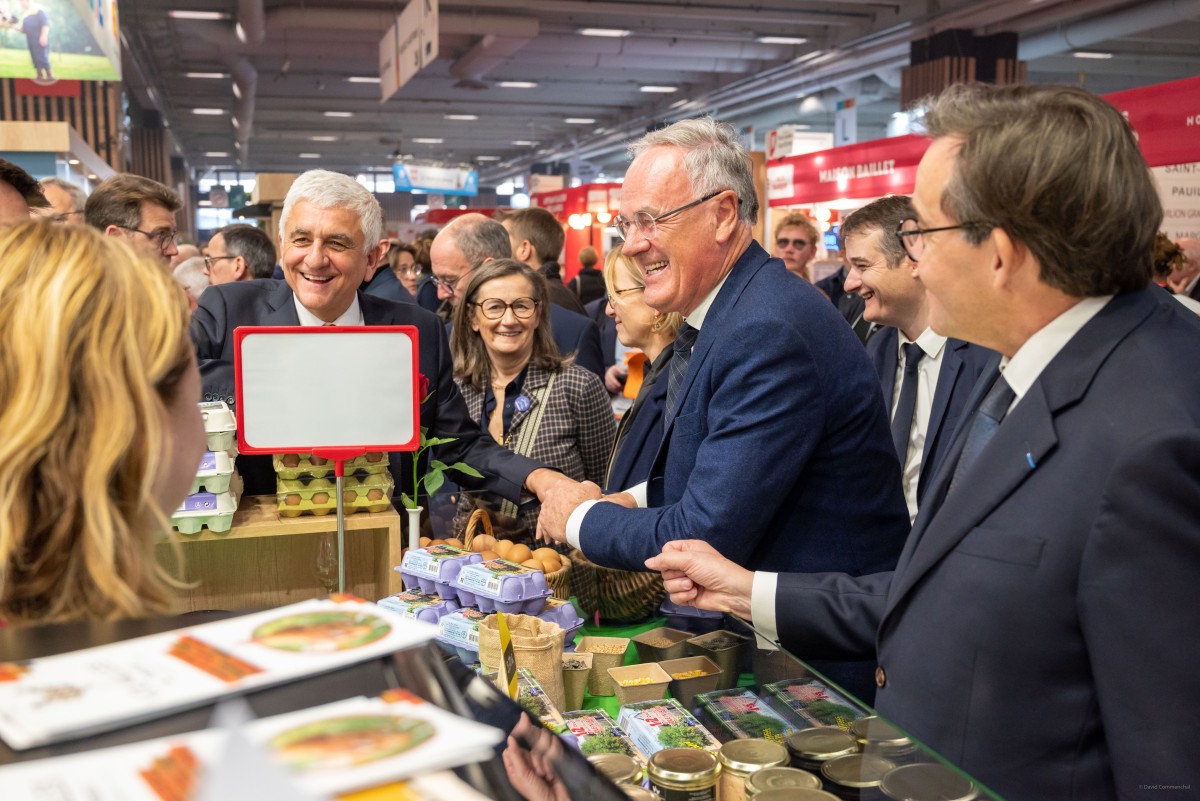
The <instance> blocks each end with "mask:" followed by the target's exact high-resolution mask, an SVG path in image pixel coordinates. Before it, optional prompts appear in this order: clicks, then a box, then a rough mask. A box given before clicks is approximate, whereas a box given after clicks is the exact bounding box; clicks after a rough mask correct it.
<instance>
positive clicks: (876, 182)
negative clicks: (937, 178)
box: [767, 134, 930, 206]
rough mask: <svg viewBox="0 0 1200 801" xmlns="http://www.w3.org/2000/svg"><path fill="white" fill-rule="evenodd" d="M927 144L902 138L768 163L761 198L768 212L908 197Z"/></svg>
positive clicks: (916, 138)
mask: <svg viewBox="0 0 1200 801" xmlns="http://www.w3.org/2000/svg"><path fill="white" fill-rule="evenodd" d="M929 141H930V140H929V139H926V138H925V137H923V136H915V135H913V134H908V135H906V136H896V137H893V138H891V139H875V140H873V141H870V142H860V143H858V144H856V145H845V146H844V147H835V148H833V149H832V150H822V151H820V152H817V153H806V154H805V155H803V156H789V157H787V158H784V159H779V160H778V161H774V162H768V164H767V197H768V198H769V201H770V204H771V205H772V206H794V205H796V204H798V203H817V202H820V201H825V200H833V199H835V198H876V197H880V196H882V195H888V194H892V195H898V194H909V193H910V192H912V189H913V184H914V183H915V181H916V177H917V164H919V163H920V161H921V156H923V155H925V150H926V148H928V147H929Z"/></svg>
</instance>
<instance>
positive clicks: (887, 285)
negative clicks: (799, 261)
mask: <svg viewBox="0 0 1200 801" xmlns="http://www.w3.org/2000/svg"><path fill="white" fill-rule="evenodd" d="M912 216H913V207H912V202H911V201H910V200H909V199H908V197H906V196H904V195H889V196H888V197H885V198H880V199H879V200H876V201H874V202H872V203H869V204H867V205H866V206H863V207H862V208H861V209H859V210H858V211H856V212H854V213H853V214H851V215H850V216H849V217H847V218H846V219H845V220H844V221H843V222H842V250H843V251H844V252H845V259H846V265H847V267H848V271H847V274H846V292H857V293H858V295H859V296H860V297H861V298H862V299H863V302H864V304H865V305H864V310H863V317H864V319H866V320H867V321H868V322H871V323H875V324H877V325H881V326H886V327H885V328H881V329H880V330H879V331H878V332H876V334H875V335H874V336H873V337H871V339H869V340H868V341H867V355H868V356H869V357H870V358H871V362H872V363H873V364H874V365H875V370H876V372H878V373H879V380H880V383H881V384H882V385H883V400H884V402H885V403H887V404H888V408H889V409H890V410H891V419H892V443H893V444H894V445H895V446H896V454H897V456H899V457H900V466H901V470H902V473H903V480H904V501H905V503H907V504H908V516H909V518H910V519H912V518H915V517H916V516H917V504H918V502H919V501H920V498H921V496H922V495H923V494H924V493H923V491H924V489H925V487H927V486H928V484H929V478H930V476H932V475H933V473H934V472H935V471H936V470H937V467H938V465H940V464H941V463H942V461H943V460H944V459H945V457H946V451H947V450H949V448H950V442H951V439H952V438H953V436H954V430H955V427H956V426H957V425H958V420H959V417H960V416H961V415H962V410H963V406H964V405H965V404H966V402H967V398H968V397H969V396H970V394H971V389H972V388H973V387H974V386H975V381H976V379H978V378H979V375H980V374H981V373H983V372H984V371H985V370H986V369H988V368H990V367H994V366H995V364H996V362H998V361H999V360H1000V355H999V354H998V353H996V352H994V351H990V350H988V349H987V348H981V347H979V346H978V345H971V344H968V343H966V342H963V341H962V340H961V339H947V338H946V337H944V336H942V335H941V334H939V333H937V332H936V331H934V330H933V329H932V328H930V327H929V303H930V301H929V298H928V297H927V296H926V293H925V285H924V284H922V283H921V279H920V277H918V276H917V263H916V262H915V261H913V260H912V259H910V258H908V256H907V255H906V254H905V252H904V248H903V247H901V245H900V240H899V239H897V238H896V227H897V226H899V225H900V223H901V221H903V220H907V219H909V218H910V217H912Z"/></svg>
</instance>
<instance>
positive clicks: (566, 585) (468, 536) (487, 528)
mask: <svg viewBox="0 0 1200 801" xmlns="http://www.w3.org/2000/svg"><path fill="white" fill-rule="evenodd" d="M480 529H482V531H481V530H480ZM478 534H487V535H488V536H491V537H494V536H495V535H494V534H493V533H492V517H491V515H490V514H488V511H487V510H486V509H483V508H476V509H475V511H473V512H471V516H470V518H468V519H467V527H466V529H465V530H464V531H463V547H464V548H466V549H467V550H471V544H472V543H473V542H474V541H475V537H476V535H478ZM546 586H548V587H549V588H550V589H552V590H554V597H555V598H557V599H559V600H560V601H569V600H571V560H570V559H569V558H564V559H562V567H561V568H559V569H558V570H555V571H554V572H553V573H547V574H546Z"/></svg>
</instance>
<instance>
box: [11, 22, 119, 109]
mask: <svg viewBox="0 0 1200 801" xmlns="http://www.w3.org/2000/svg"><path fill="white" fill-rule="evenodd" d="M0 77H6V78H28V79H29V80H31V81H33V82H35V83H37V84H39V85H42V86H47V85H50V84H53V83H55V82H56V81H59V80H75V81H119V80H121V46H120V36H119V27H118V23H117V4H116V2H113V1H112V0H108V1H107V2H104V1H103V0H102V1H101V2H97V0H38V2H36V3H11V2H10V3H4V4H3V6H2V7H0ZM75 91H78V90H77V89H76V90H75ZM30 94H32V92H30Z"/></svg>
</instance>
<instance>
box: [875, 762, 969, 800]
mask: <svg viewBox="0 0 1200 801" xmlns="http://www.w3.org/2000/svg"><path fill="white" fill-rule="evenodd" d="M879 789H880V790H882V791H883V795H884V797H885V798H892V799H897V801H974V799H976V798H978V797H979V790H978V789H977V788H976V787H975V783H974V782H972V781H971V780H970V779H967V778H964V777H963V776H960V775H959V774H958V773H956V772H954V771H953V770H951V769H950V768H948V767H946V766H945V765H938V764H936V763H932V762H919V763H917V764H915V765H901V766H899V767H898V768H893V769H892V770H889V771H888V772H887V775H885V776H884V777H883V781H882V782H881V783H880V785H879Z"/></svg>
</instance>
